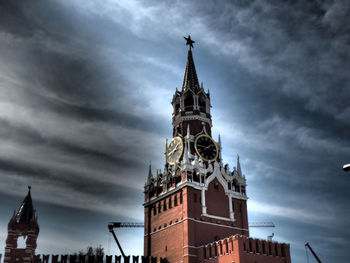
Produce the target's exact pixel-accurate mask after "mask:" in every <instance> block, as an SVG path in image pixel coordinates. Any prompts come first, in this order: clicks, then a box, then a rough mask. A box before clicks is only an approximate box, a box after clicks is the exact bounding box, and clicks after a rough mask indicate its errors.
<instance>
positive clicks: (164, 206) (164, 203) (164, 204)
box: [163, 199, 167, 211]
mask: <svg viewBox="0 0 350 263" xmlns="http://www.w3.org/2000/svg"><path fill="white" fill-rule="evenodd" d="M166 208H167V207H166V199H165V200H164V202H163V211H166Z"/></svg>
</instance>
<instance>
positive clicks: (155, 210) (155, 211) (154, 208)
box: [153, 206, 157, 216]
mask: <svg viewBox="0 0 350 263" xmlns="http://www.w3.org/2000/svg"><path fill="white" fill-rule="evenodd" d="M156 214H157V209H156V207H155V206H154V207H153V215H154V216H155V215H156Z"/></svg>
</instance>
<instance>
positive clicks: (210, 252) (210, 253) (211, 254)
mask: <svg viewBox="0 0 350 263" xmlns="http://www.w3.org/2000/svg"><path fill="white" fill-rule="evenodd" d="M212 256H213V252H212V247H211V246H210V247H209V258H211V257H212Z"/></svg>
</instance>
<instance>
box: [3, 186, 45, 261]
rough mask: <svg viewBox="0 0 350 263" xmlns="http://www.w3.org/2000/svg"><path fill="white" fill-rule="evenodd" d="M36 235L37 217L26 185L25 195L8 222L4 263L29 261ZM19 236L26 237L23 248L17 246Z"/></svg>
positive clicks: (29, 189)
mask: <svg viewBox="0 0 350 263" xmlns="http://www.w3.org/2000/svg"><path fill="white" fill-rule="evenodd" d="M38 235H39V225H38V218H37V217H36V215H35V209H34V206H33V201H32V196H31V187H30V186H28V194H27V196H26V197H25V198H24V200H23V202H22V204H21V206H20V207H19V209H18V211H17V212H16V211H15V213H14V214H13V216H12V217H11V219H10V221H9V223H8V235H7V239H6V247H5V259H4V263H15V262H16V263H17V262H28V263H29V262H31V260H32V257H33V256H34V255H35V249H36V246H37V243H36V241H37V238H38ZM19 237H23V238H25V239H26V247H25V248H18V247H17V241H18V238H19Z"/></svg>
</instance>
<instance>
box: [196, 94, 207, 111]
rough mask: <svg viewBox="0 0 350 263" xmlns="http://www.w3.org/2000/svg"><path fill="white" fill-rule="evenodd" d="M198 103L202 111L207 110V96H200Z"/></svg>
mask: <svg viewBox="0 0 350 263" xmlns="http://www.w3.org/2000/svg"><path fill="white" fill-rule="evenodd" d="M198 105H199V110H200V111H202V112H205V111H206V103H205V98H204V97H203V96H199V98H198Z"/></svg>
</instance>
